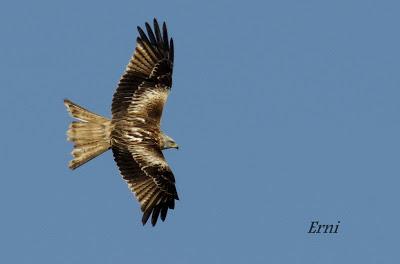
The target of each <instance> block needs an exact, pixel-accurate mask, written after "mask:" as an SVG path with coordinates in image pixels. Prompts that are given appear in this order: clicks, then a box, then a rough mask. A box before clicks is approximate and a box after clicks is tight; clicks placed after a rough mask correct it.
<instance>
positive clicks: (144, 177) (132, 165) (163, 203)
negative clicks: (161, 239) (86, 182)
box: [112, 147, 178, 226]
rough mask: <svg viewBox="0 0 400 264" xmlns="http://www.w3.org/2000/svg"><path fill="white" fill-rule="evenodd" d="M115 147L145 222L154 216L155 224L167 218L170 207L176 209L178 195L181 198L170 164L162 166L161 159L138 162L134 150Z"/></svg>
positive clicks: (116, 157) (117, 159)
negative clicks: (145, 163)
mask: <svg viewBox="0 0 400 264" xmlns="http://www.w3.org/2000/svg"><path fill="white" fill-rule="evenodd" d="M112 150H113V154H114V160H115V161H116V163H117V165H118V167H119V170H120V172H121V175H122V177H123V178H124V179H125V180H126V181H127V183H128V186H129V188H130V189H131V191H132V192H133V193H134V194H135V196H136V198H137V199H138V201H139V202H140V205H141V210H142V212H143V217H142V223H143V225H144V224H146V222H147V221H148V219H149V218H150V216H151V224H152V225H153V226H154V225H155V224H156V223H157V220H158V217H160V218H161V220H162V221H164V220H165V218H166V216H167V212H168V209H174V207H175V199H178V195H177V193H176V189H175V179H174V176H173V174H172V172H171V170H170V169H169V167H168V166H167V167H164V166H160V163H157V162H156V163H151V162H150V163H148V164H147V166H143V164H141V163H142V162H144V160H143V159H141V162H138V161H137V160H136V159H135V158H134V155H133V154H132V153H131V151H130V150H128V149H121V148H118V147H113V149H112ZM147 159H151V157H147ZM155 159H157V158H155ZM165 164H166V163H165Z"/></svg>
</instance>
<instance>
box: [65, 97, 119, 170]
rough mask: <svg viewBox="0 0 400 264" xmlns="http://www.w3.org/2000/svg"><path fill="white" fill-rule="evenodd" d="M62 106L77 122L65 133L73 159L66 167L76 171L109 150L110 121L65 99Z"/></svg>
mask: <svg viewBox="0 0 400 264" xmlns="http://www.w3.org/2000/svg"><path fill="white" fill-rule="evenodd" d="M64 104H65V106H66V107H67V110H68V112H69V113H70V114H71V116H72V117H74V118H76V119H77V120H79V121H73V122H72V123H71V124H70V125H69V128H68V131H67V136H68V138H67V139H68V140H69V141H72V142H73V143H74V149H73V151H72V153H71V154H72V156H73V157H74V158H73V160H71V161H70V163H69V165H68V166H69V168H70V169H76V168H78V167H79V166H81V165H83V164H85V163H86V162H88V161H90V160H91V159H93V158H95V157H97V156H98V155H100V154H102V153H103V152H105V151H107V150H108V149H110V147H111V145H110V133H111V121H110V120H109V119H107V118H105V117H102V116H100V115H97V114H95V113H92V112H90V111H88V110H86V109H85V108H83V107H81V106H79V105H77V104H75V103H73V102H71V101H70V100H67V99H65V100H64Z"/></svg>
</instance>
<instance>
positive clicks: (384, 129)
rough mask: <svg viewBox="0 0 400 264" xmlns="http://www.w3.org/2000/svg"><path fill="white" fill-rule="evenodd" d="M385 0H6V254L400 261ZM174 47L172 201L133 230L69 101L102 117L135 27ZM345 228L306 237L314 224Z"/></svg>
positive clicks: (45, 258)
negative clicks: (85, 143)
mask: <svg viewBox="0 0 400 264" xmlns="http://www.w3.org/2000/svg"><path fill="white" fill-rule="evenodd" d="M399 8H400V4H399V3H398V2H397V1H369V0H364V1H354V0H353V1H352V0H347V1H236V2H234V1H212V2H211V1H210V2H208V3H205V2H204V1H41V0H39V1H3V2H2V4H1V8H0V36H1V42H0V47H1V48H0V59H1V60H0V72H1V73H2V74H0V83H1V87H2V88H1V89H0V91H1V96H0V102H1V104H0V110H1V113H2V123H3V126H2V129H1V130H0V133H1V138H2V140H1V142H0V160H1V164H2V170H1V174H2V177H1V184H0V208H1V215H0V248H1V254H0V262H1V263H398V262H399V260H400V257H399V254H398V246H397V245H398V239H399V238H398V237H399V234H400V226H399V224H398V223H399V222H400V214H399V209H398V201H399V198H400V194H399V185H400V181H399V175H400V167H399V164H400V163H399V161H398V160H399V149H400V140H399V135H400V107H399V97H400V89H399V86H400V75H399V67H400V63H399V61H400V52H399V47H400V37H399V29H398V25H399V23H400V17H399V15H398V13H399V12H398V11H399ZM153 17H157V18H158V19H159V20H160V21H163V20H166V21H167V23H168V27H169V31H170V35H171V36H172V37H173V38H174V42H175V48H176V50H175V68H174V84H173V91H172V94H171V96H170V98H169V100H168V103H167V106H166V108H165V112H164V117H163V129H164V131H166V132H167V133H168V134H169V135H171V136H172V137H173V138H174V139H175V140H176V141H177V142H178V143H179V144H180V146H181V149H179V151H174V150H171V151H166V152H165V154H166V157H167V159H168V162H169V164H170V165H171V167H172V168H173V171H174V173H175V177H176V179H177V189H178V192H179V196H180V199H181V200H180V201H179V202H178V203H177V205H176V209H175V210H174V211H172V212H170V213H169V215H168V217H167V220H166V222H164V223H162V222H160V223H158V225H157V226H156V227H155V228H152V227H151V226H150V225H148V226H145V227H143V226H142V225H141V223H140V219H141V213H140V209H139V206H138V203H137V202H136V200H135V199H134V197H133V196H132V195H131V193H130V192H129V190H128V188H127V186H126V184H125V182H124V181H123V180H122V178H121V177H120V176H119V173H118V170H117V167H116V166H115V164H114V161H113V159H112V155H111V153H110V152H108V153H105V154H103V155H102V156H101V157H98V158H96V159H95V160H93V161H91V162H90V163H88V164H87V165H85V166H84V167H82V168H79V169H77V170H76V171H70V170H69V169H68V168H67V163H68V161H69V160H70V154H69V153H70V151H71V149H72V146H71V144H70V143H69V142H67V141H66V138H65V131H66V129H67V127H68V124H69V122H70V121H71V119H70V118H69V117H68V115H67V113H66V111H65V108H64V106H63V103H62V100H63V99H64V98H69V99H71V100H73V101H75V102H77V103H79V104H82V105H83V106H85V107H87V108H88V109H90V110H92V111H94V112H97V113H99V114H102V115H106V116H110V105H111V98H112V94H113V93H114V90H115V87H116V84H117V82H118V80H119V77H120V75H121V74H122V72H123V70H124V69H125V66H126V64H127V63H128V60H129V58H130V56H131V54H132V52H133V49H134V46H135V39H136V36H137V31H136V26H137V25H143V24H144V22H145V21H150V20H151V19H152V18H153ZM313 220H319V221H320V222H321V223H326V224H336V223H337V221H341V225H340V228H339V234H334V235H333V234H331V235H327V234H320V235H315V234H307V231H308V228H309V226H310V223H311V221H313Z"/></svg>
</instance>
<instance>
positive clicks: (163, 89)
mask: <svg viewBox="0 0 400 264" xmlns="http://www.w3.org/2000/svg"><path fill="white" fill-rule="evenodd" d="M145 26H146V31H147V34H146V33H145V31H144V30H143V29H142V28H140V27H138V28H137V29H138V31H139V36H138V37H137V39H136V48H135V51H134V54H133V56H132V58H131V60H130V61H129V63H128V66H127V67H126V70H125V73H124V74H123V75H122V77H121V79H120V81H119V84H118V87H117V89H116V91H115V93H114V96H113V99H112V105H111V112H112V118H111V120H110V119H108V118H106V117H103V116H100V115H98V114H95V113H93V112H90V111H88V110H86V109H85V108H83V107H81V106H79V105H77V104H75V103H73V102H71V101H70V100H67V99H65V100H64V104H65V106H66V107H67V110H68V112H69V113H70V114H71V116H72V117H74V118H76V119H77V121H73V122H72V123H71V124H70V126H69V129H68V131H67V136H68V140H69V141H72V142H73V143H74V149H73V151H72V156H73V160H72V161H71V162H70V163H69V168H71V169H76V168H78V167H79V166H81V165H83V164H85V163H86V162H88V161H90V160H91V159H93V158H95V157H96V156H98V155H100V154H102V153H103V152H105V151H107V150H109V149H111V150H112V152H113V155H114V160H115V162H116V163H117V166H118V168H119V170H120V173H121V175H122V177H123V178H124V179H125V180H126V182H127V183H128V186H129V188H130V190H131V191H132V192H133V193H134V194H135V196H136V198H137V200H138V201H139V203H140V205H141V210H142V212H143V217H142V223H143V225H145V224H146V222H147V220H148V219H149V218H150V216H151V223H152V225H153V226H154V225H155V224H156V223H157V220H158V218H159V217H160V218H161V220H162V221H164V220H165V218H166V216H167V211H168V209H174V207H175V200H179V198H178V194H177V191H176V188H175V178H174V174H173V173H172V171H171V168H170V167H169V166H168V164H167V162H166V160H165V158H164V155H163V153H162V150H163V149H168V148H176V149H178V145H177V144H176V143H175V141H174V140H173V139H172V138H171V137H169V136H167V135H166V134H164V133H163V132H162V131H161V129H160V120H161V116H162V111H163V107H164V104H165V102H166V100H167V97H168V94H169V92H170V90H171V85H172V69H173V63H174V43H173V40H172V38H169V37H168V32H167V27H166V24H165V22H164V23H163V25H162V28H160V26H159V24H158V22H157V20H156V19H154V25H153V28H151V26H150V25H149V23H145Z"/></svg>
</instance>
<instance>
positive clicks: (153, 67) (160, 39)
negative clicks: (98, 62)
mask: <svg viewBox="0 0 400 264" xmlns="http://www.w3.org/2000/svg"><path fill="white" fill-rule="evenodd" d="M145 26H146V31H147V34H146V33H145V32H144V31H143V29H141V28H140V27H138V31H139V37H138V38H137V40H136V48H135V52H134V54H133V56H132V58H131V60H130V62H129V64H128V65H127V67H126V70H125V73H124V74H123V75H122V77H121V79H120V82H119V84H118V87H117V90H116V92H115V94H114V97H113V102H112V107H111V111H112V114H113V118H118V117H121V116H124V115H126V114H127V109H128V108H129V106H130V105H131V104H134V102H132V100H133V98H134V94H135V93H136V92H137V91H138V90H140V89H141V88H142V87H143V86H144V84H146V85H145V86H146V87H147V89H149V88H151V89H160V88H162V89H169V88H170V87H171V85H172V69H173V61H174V44H173V40H172V38H171V39H169V37H168V32H167V27H166V24H165V22H164V23H163V25H162V28H161V29H160V27H159V25H158V22H157V20H156V19H154V26H153V28H154V30H153V29H152V28H151V26H150V25H149V24H148V23H146V24H145Z"/></svg>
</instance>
